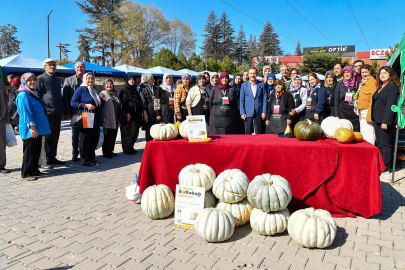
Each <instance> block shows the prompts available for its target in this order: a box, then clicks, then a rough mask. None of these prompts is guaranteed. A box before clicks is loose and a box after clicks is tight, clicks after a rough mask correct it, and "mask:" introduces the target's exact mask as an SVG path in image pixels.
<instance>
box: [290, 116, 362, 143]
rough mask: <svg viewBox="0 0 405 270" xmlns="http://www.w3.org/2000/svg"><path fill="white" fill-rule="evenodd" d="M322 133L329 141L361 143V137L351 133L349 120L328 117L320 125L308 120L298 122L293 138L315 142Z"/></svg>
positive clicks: (356, 133) (351, 128)
mask: <svg viewBox="0 0 405 270" xmlns="http://www.w3.org/2000/svg"><path fill="white" fill-rule="evenodd" d="M322 133H323V134H324V135H325V136H326V137H327V138H329V139H334V140H337V141H338V142H340V143H351V142H353V141H355V142H361V141H362V140H363V135H361V133H360V132H353V125H352V123H351V122H350V121H349V120H346V119H339V118H337V117H333V116H329V117H327V118H325V119H324V120H323V121H322V123H321V125H319V124H317V123H315V122H312V121H310V120H304V121H300V122H298V123H297V124H296V125H295V127H294V136H295V137H296V138H297V139H298V140H300V141H316V140H318V139H319V137H320V136H321V135H322Z"/></svg>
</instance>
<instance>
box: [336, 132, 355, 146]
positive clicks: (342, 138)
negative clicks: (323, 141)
mask: <svg viewBox="0 0 405 270" xmlns="http://www.w3.org/2000/svg"><path fill="white" fill-rule="evenodd" d="M335 139H336V140H337V141H338V142H340V143H350V142H352V141H353V140H354V134H353V132H352V131H351V130H350V129H347V128H338V129H337V130H336V132H335Z"/></svg>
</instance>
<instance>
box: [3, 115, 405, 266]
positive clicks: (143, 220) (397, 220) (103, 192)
mask: <svg viewBox="0 0 405 270" xmlns="http://www.w3.org/2000/svg"><path fill="white" fill-rule="evenodd" d="M70 136H71V132H70V128H69V125H68V122H66V121H65V122H63V127H62V132H61V138H60V142H59V148H58V153H59V154H58V158H59V159H61V160H65V161H67V164H66V165H64V166H57V167H56V168H55V169H54V170H49V171H48V172H49V174H48V175H47V176H46V177H43V178H40V179H38V180H37V181H35V182H25V181H23V180H21V178H20V172H21V171H20V167H21V158H22V142H21V140H20V139H19V137H18V140H19V145H18V146H16V147H13V148H7V157H8V161H7V168H8V169H10V170H11V173H10V174H7V175H0V269H10V270H11V269H18V270H20V269H85V270H91V269H102V270H109V269H137V270H138V269H139V270H142V269H148V270H154V269H176V270H178V269H182V270H187V269H253V268H255V269H258V268H259V269H289V270H295V269H331V270H340V269H379V270H380V269H381V270H383V269H405V230H404V229H405V227H404V226H405V225H404V224H405V198H404V195H405V184H404V183H405V181H403V180H402V181H400V182H398V183H396V184H393V185H391V184H389V183H388V178H386V179H382V182H381V190H382V195H383V211H382V212H381V213H380V214H378V215H376V216H374V217H372V218H369V219H364V218H362V217H357V218H337V219H336V221H337V224H338V233H337V236H336V240H335V242H334V243H333V245H332V246H330V247H328V248H326V249H322V250H321V249H307V248H302V247H299V246H298V245H297V244H296V243H295V242H294V241H293V240H291V238H290V237H289V236H288V234H287V233H283V234H281V235H276V236H273V237H270V236H268V237H266V236H262V235H259V234H258V233H256V232H254V231H252V230H251V228H250V225H249V223H248V224H246V225H244V226H242V227H238V228H236V229H235V233H234V235H233V236H232V238H231V239H229V240H228V241H226V242H223V243H207V242H205V241H204V240H202V239H201V238H200V237H198V235H196V234H195V233H194V232H191V231H186V230H179V229H175V228H174V225H173V216H170V217H168V218H166V219H162V220H151V219H149V218H147V217H146V216H144V215H143V213H142V210H141V207H140V205H138V204H133V203H132V202H130V201H128V200H127V199H126V197H125V187H126V186H128V185H129V183H130V182H131V181H132V180H134V175H135V174H136V173H137V172H138V171H139V167H140V162H141V158H142V153H143V149H144V146H145V140H144V134H143V132H142V133H141V138H140V139H139V142H138V143H137V144H136V148H137V149H138V151H139V152H138V154H137V155H135V156H127V155H124V154H123V153H122V150H121V145H120V135H119V134H118V137H117V138H118V139H117V145H116V148H115V152H116V153H118V156H117V157H115V158H114V159H104V158H103V157H102V156H101V150H98V151H97V155H98V158H99V160H100V161H101V164H100V165H98V166H95V167H91V168H88V167H83V166H80V163H78V162H77V163H75V162H72V161H70V158H71V154H70V153H71V140H70ZM399 177H400V178H401V179H402V178H404V177H405V172H404V171H400V173H399ZM353 181H355V179H353ZM355 195H356V194H353V196H355Z"/></svg>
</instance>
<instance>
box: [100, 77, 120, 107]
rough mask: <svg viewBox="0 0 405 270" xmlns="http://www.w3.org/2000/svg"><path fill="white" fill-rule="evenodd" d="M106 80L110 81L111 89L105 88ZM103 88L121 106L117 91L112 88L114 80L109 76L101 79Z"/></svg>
mask: <svg viewBox="0 0 405 270" xmlns="http://www.w3.org/2000/svg"><path fill="white" fill-rule="evenodd" d="M107 82H111V83H112V85H113V89H112V90H111V91H108V90H107V89H106V88H105V86H106V84H107ZM103 89H104V90H106V91H107V93H108V94H109V95H110V96H111V97H112V98H113V99H114V101H115V102H116V103H117V104H118V105H119V106H121V101H120V99H119V98H118V96H117V92H116V91H115V89H114V81H113V80H112V79H111V78H107V79H105V80H104V81H103Z"/></svg>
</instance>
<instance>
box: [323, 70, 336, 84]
mask: <svg viewBox="0 0 405 270" xmlns="http://www.w3.org/2000/svg"><path fill="white" fill-rule="evenodd" d="M328 75H330V76H331V77H332V78H333V83H332V84H327V83H326V78H327V77H328ZM335 82H336V75H335V73H333V72H332V71H326V73H325V83H324V86H325V88H332V87H333V86H334V85H335Z"/></svg>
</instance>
